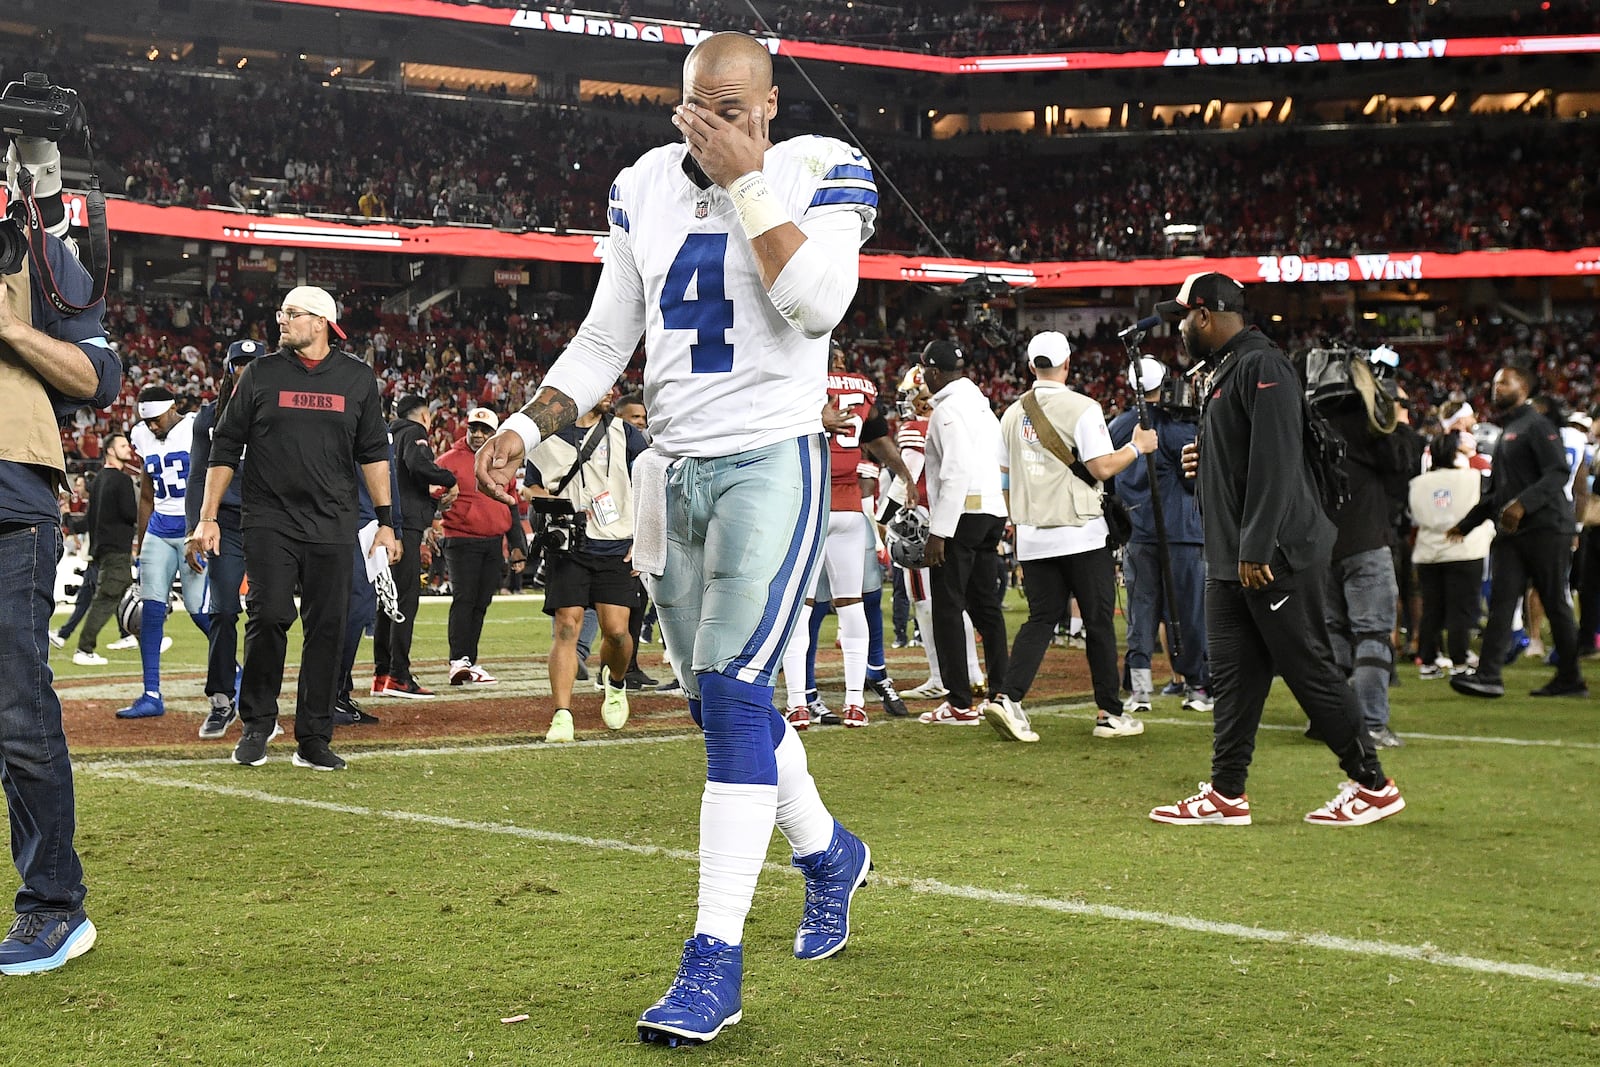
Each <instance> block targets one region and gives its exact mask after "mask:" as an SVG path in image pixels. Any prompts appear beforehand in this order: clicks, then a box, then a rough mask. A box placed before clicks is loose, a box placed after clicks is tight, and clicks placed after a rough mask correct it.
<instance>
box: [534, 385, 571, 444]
mask: <svg viewBox="0 0 1600 1067" xmlns="http://www.w3.org/2000/svg"><path fill="white" fill-rule="evenodd" d="M522 413H523V414H524V415H526V416H528V418H530V419H532V420H533V424H534V425H535V426H537V427H538V428H539V434H540V436H542V437H549V436H550V435H551V434H553V433H555V432H556V431H558V430H564V429H566V428H567V427H568V426H571V425H572V424H573V423H574V422H577V421H578V405H577V404H575V403H574V402H573V400H572V398H571V397H570V396H567V395H566V394H565V393H563V392H561V391H560V390H558V389H551V388H548V387H546V388H544V389H540V390H539V392H538V394H537V395H536V396H534V398H533V399H532V400H530V401H528V402H527V403H526V404H525V405H523V408H522Z"/></svg>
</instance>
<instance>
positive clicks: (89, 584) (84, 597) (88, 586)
mask: <svg viewBox="0 0 1600 1067" xmlns="http://www.w3.org/2000/svg"><path fill="white" fill-rule="evenodd" d="M99 584H100V564H99V563H96V562H94V561H93V560H91V561H90V562H89V565H88V566H87V567H85V568H83V578H82V579H81V580H80V581H79V582H78V596H77V599H76V600H74V601H73V602H72V614H71V615H69V616H67V621H66V622H64V623H62V624H61V629H59V630H57V631H56V636H57V637H59V638H61V640H63V641H65V640H66V639H67V638H69V637H71V636H72V631H74V630H76V629H77V628H78V624H79V623H80V622H82V621H83V619H84V616H86V615H88V614H89V605H90V604H92V603H94V592H95V590H96V589H97V588H99Z"/></svg>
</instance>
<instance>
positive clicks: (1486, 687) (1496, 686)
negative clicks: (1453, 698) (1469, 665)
mask: <svg viewBox="0 0 1600 1067" xmlns="http://www.w3.org/2000/svg"><path fill="white" fill-rule="evenodd" d="M1450 688H1451V689H1454V690H1455V691H1456V692H1458V693H1464V694H1466V695H1467V696H1469V697H1488V698H1489V699H1491V700H1492V699H1494V698H1496V697H1503V696H1505V695H1506V687H1505V686H1504V685H1502V684H1501V683H1500V682H1499V681H1498V680H1491V679H1488V678H1483V677H1480V676H1479V674H1478V672H1477V671H1473V672H1471V673H1470V674H1457V675H1452V676H1451V678H1450Z"/></svg>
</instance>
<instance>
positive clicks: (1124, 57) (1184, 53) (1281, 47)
mask: <svg viewBox="0 0 1600 1067" xmlns="http://www.w3.org/2000/svg"><path fill="white" fill-rule="evenodd" d="M278 2H279V3H283V4H298V5H300V6H303V7H326V8H336V9H339V10H344V11H367V12H371V13H373V14H380V15H411V16H414V17H417V18H434V19H446V20H449V21H452V22H471V23H475V24H479V25H489V26H504V27H507V28H509V29H515V30H521V31H526V32H533V33H540V32H549V33H561V34H569V35H572V36H578V37H596V38H614V39H616V40H625V41H643V42H645V43H651V44H669V45H678V46H681V47H693V46H694V45H696V44H698V43H700V41H701V40H703V39H705V38H706V37H709V36H711V34H712V32H713V31H711V30H707V29H702V28H700V27H698V26H692V25H688V24H686V23H681V22H657V21H653V20H650V19H610V18H602V17H591V16H585V15H578V14H572V15H564V14H561V13H559V12H555V11H544V10H536V9H525V10H510V9H507V8H491V7H479V6H474V5H467V6H461V5H459V4H452V3H445V2H443V0H278ZM762 40H763V41H764V42H765V44H766V45H767V47H768V48H769V49H770V50H771V51H772V52H773V54H774V55H785V56H794V57H795V58H796V59H814V60H819V61H823V62H828V63H843V64H847V65H855V66H867V67H889V68H893V69H897V70H916V71H925V72H927V73H931V74H994V73H999V72H1007V71H1037V70H1128V69H1133V68H1139V67H1179V68H1182V67H1233V66H1253V65H1256V64H1295V63H1361V62H1374V61H1385V60H1406V59H1441V58H1444V57H1451V58H1456V57H1461V56H1517V55H1542V54H1556V53H1570V52H1600V34H1576V35H1572V36H1564V37H1456V38H1443V37H1439V38H1432V39H1430V40H1426V41H1371V40H1368V41H1337V42H1329V43H1323V44H1295V43H1292V42H1283V43H1281V44H1275V45H1265V46H1251V47H1236V46H1232V45H1229V46H1224V47H1217V48H1172V49H1167V50H1164V51H1150V52H1056V53H1049V54H1041V55H1018V56H935V55H924V54H922V53H920V52H899V51H895V50H893V49H887V48H867V47H863V46H860V45H840V44H819V43H815V42H811V41H790V40H784V39H781V38H777V37H767V38H762Z"/></svg>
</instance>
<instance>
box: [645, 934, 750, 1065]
mask: <svg viewBox="0 0 1600 1067" xmlns="http://www.w3.org/2000/svg"><path fill="white" fill-rule="evenodd" d="M743 980H744V946H743V945H730V944H728V943H727V942H726V941H718V940H717V939H716V938H714V937H708V936H706V935H705V934H695V935H694V936H693V937H691V938H690V939H689V940H687V941H685V942H684V943H683V962H682V963H680V964H678V973H677V976H676V977H674V978H673V979H672V985H670V986H668V987H667V995H666V996H664V997H662V998H661V999H660V1000H658V1001H656V1002H655V1003H654V1004H652V1005H650V1007H648V1008H646V1009H645V1011H644V1014H643V1015H641V1016H639V1040H640V1041H644V1042H649V1043H653V1044H658V1045H666V1046H668V1047H670V1048H676V1047H677V1046H679V1045H703V1044H705V1043H706V1042H707V1041H710V1040H711V1039H712V1038H714V1037H716V1036H717V1035H718V1034H720V1033H722V1028H723V1027H725V1026H732V1025H733V1024H734V1023H736V1022H738V1021H739V1020H740V1018H742V1017H743V1015H744V1007H743V1002H742V1000H741V996H740V986H741V985H742V984H743Z"/></svg>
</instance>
